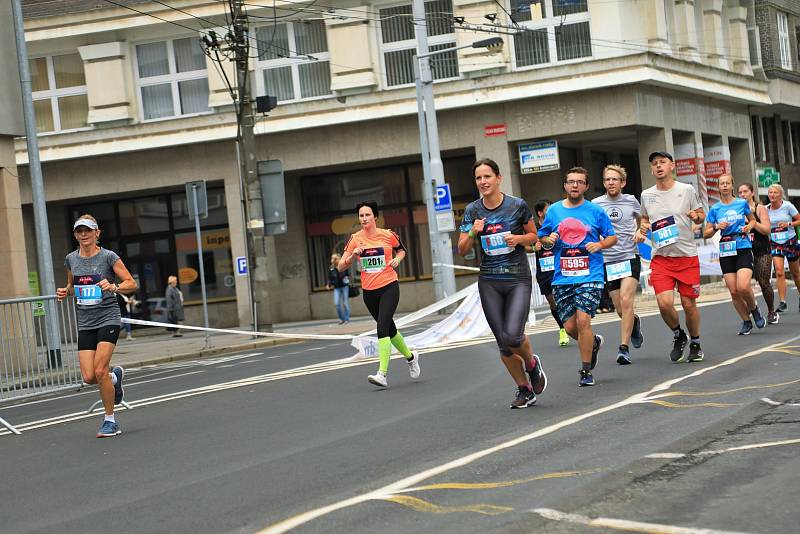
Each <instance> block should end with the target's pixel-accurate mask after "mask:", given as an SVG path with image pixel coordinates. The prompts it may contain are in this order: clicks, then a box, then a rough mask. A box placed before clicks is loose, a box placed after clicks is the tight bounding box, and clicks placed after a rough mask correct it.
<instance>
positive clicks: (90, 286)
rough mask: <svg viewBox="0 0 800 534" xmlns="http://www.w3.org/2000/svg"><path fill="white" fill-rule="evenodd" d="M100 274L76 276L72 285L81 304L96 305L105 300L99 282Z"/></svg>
mask: <svg viewBox="0 0 800 534" xmlns="http://www.w3.org/2000/svg"><path fill="white" fill-rule="evenodd" d="M99 281H100V275H97V274H90V275H84V276H78V275H76V276H74V277H73V278H72V286H73V288H74V289H75V298H76V300H77V301H78V304H79V305H81V306H96V305H98V304H100V303H101V302H103V290H102V289H100V286H98V285H97V283H98V282H99Z"/></svg>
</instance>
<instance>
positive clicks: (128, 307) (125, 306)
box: [117, 293, 140, 341]
mask: <svg viewBox="0 0 800 534" xmlns="http://www.w3.org/2000/svg"><path fill="white" fill-rule="evenodd" d="M117 304H119V312H120V314H121V315H122V318H123V319H130V318H131V316H132V315H133V311H134V309H135V308H136V306H137V305H138V304H140V303H139V301H138V300H136V297H134V296H133V295H130V296H128V295H123V294H122V293H117ZM122 328H124V329H125V334H126V335H125V339H126V340H128V341H133V340H134V337H133V325H131V323H125V322H123V323H122Z"/></svg>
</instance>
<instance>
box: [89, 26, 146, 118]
mask: <svg viewBox="0 0 800 534" xmlns="http://www.w3.org/2000/svg"><path fill="white" fill-rule="evenodd" d="M78 52H79V53H80V55H81V59H82V60H83V70H84V73H85V75H86V95H87V98H88V100H89V118H88V122H89V124H103V123H114V122H128V121H131V120H133V119H134V118H135V117H136V105H135V102H136V99H135V98H133V92H132V88H133V74H132V73H133V70H132V69H133V66H132V65H131V61H130V49H129V46H128V43H126V42H124V41H116V42H113V43H102V44H95V45H88V46H79V47H78Z"/></svg>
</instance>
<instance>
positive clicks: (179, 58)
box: [136, 37, 210, 120]
mask: <svg viewBox="0 0 800 534" xmlns="http://www.w3.org/2000/svg"><path fill="white" fill-rule="evenodd" d="M136 82H137V86H138V91H139V104H140V109H141V114H142V119H144V120H150V119H160V118H163V117H176V116H179V115H192V114H196V113H204V112H207V111H209V110H210V108H209V107H208V71H207V70H206V56H205V54H203V50H202V48H200V39H199V38H198V37H186V38H184V39H174V40H170V41H158V42H155V43H142V44H138V45H136Z"/></svg>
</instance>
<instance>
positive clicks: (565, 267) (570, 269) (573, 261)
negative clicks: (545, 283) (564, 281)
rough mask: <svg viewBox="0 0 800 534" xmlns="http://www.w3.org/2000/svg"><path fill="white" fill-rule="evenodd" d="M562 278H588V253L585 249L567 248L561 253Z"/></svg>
mask: <svg viewBox="0 0 800 534" xmlns="http://www.w3.org/2000/svg"><path fill="white" fill-rule="evenodd" d="M561 274H562V275H563V276H588V275H589V253H588V252H587V250H586V249H585V248H567V249H564V250H562V251H561Z"/></svg>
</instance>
